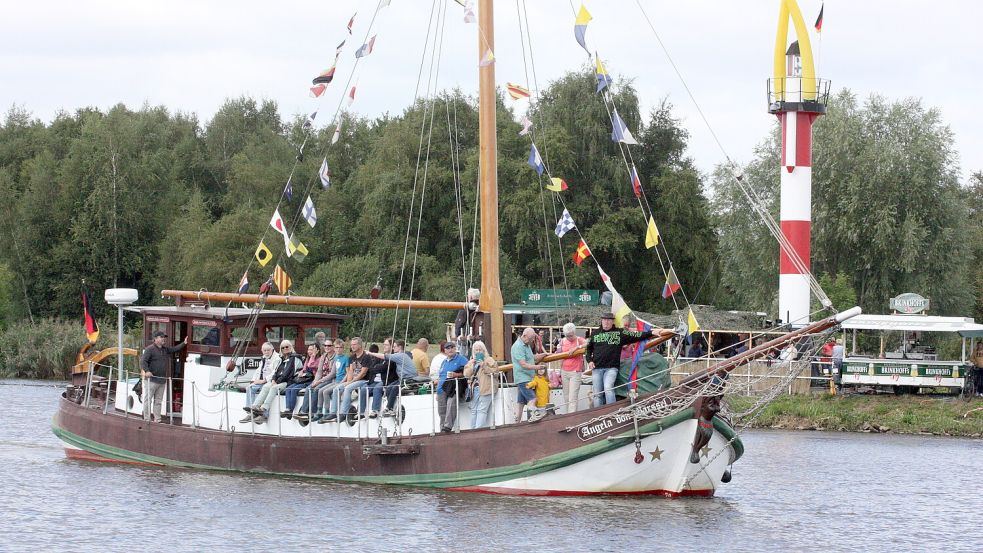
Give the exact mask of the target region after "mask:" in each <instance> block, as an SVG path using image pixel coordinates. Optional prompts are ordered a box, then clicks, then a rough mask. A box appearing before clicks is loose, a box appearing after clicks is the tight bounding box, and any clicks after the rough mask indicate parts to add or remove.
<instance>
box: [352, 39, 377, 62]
mask: <svg viewBox="0 0 983 553" xmlns="http://www.w3.org/2000/svg"><path fill="white" fill-rule="evenodd" d="M375 37H376V35H372V38H370V39H369V41H368V42H366V43H365V44H363V45H361V46H359V47H358V50H355V57H356V58H362V57H365V56H367V55H369V54H371V53H372V49H373V48H375Z"/></svg>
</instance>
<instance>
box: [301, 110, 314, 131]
mask: <svg viewBox="0 0 983 553" xmlns="http://www.w3.org/2000/svg"><path fill="white" fill-rule="evenodd" d="M315 117H317V112H316V111H315V112H314V113H312V114H310V115H308V116H307V120H306V121H304V128H305V129H309V128H311V127H313V126H314V118H315Z"/></svg>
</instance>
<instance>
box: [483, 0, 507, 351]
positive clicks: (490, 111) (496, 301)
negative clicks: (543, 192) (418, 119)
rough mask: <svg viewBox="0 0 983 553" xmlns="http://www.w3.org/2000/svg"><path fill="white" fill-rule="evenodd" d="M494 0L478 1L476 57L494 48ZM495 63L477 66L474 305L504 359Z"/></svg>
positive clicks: (493, 348) (492, 349)
mask: <svg viewBox="0 0 983 553" xmlns="http://www.w3.org/2000/svg"><path fill="white" fill-rule="evenodd" d="M493 4H494V2H493V1H492V0H480V2H479V3H478V59H479V63H480V60H481V59H482V58H483V57H484V56H485V54H486V53H488V52H492V53H494V51H495V18H494V5H493ZM496 101H497V98H496V94H495V63H494V62H493V63H489V64H487V65H486V66H485V67H481V66H480V65H479V67H478V138H479V155H480V157H479V160H480V161H479V165H480V172H479V179H478V187H479V189H480V191H481V195H480V204H479V205H480V209H481V298H480V299H479V302H478V308H479V309H480V310H481V311H482V312H483V313H485V327H484V328H485V332H484V333H485V335H486V337H488V338H490V342H491V343H489V344H486V345H487V346H488V347H490V348H491V354H492V356H493V357H495V359H504V358H505V347H506V344H505V336H504V330H505V329H504V324H505V316H504V312H503V311H504V306H503V302H502V289H501V285H500V283H499V274H498V256H499V252H498V142H497V137H496V132H495V131H496V129H495V119H496V117H495V107H496V106H495V104H496Z"/></svg>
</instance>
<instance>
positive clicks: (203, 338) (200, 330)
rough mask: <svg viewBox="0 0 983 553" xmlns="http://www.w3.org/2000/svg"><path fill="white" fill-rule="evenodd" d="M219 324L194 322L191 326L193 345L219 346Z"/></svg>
mask: <svg viewBox="0 0 983 553" xmlns="http://www.w3.org/2000/svg"><path fill="white" fill-rule="evenodd" d="M219 341H220V335H219V328H218V323H216V322H215V321H193V322H192V324H191V343H192V344H196V345H199V346H217V345H219Z"/></svg>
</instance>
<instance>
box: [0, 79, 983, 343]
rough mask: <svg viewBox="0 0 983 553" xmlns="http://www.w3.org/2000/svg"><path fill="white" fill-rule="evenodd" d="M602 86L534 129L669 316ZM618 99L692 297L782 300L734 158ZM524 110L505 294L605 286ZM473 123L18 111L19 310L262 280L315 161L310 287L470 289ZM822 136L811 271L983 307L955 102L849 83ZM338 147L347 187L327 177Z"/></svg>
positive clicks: (872, 303)
mask: <svg viewBox="0 0 983 553" xmlns="http://www.w3.org/2000/svg"><path fill="white" fill-rule="evenodd" d="M595 88H596V81H595V79H594V76H593V73H592V72H589V71H583V72H574V73H569V74H567V75H565V76H564V77H562V78H560V79H558V80H557V81H555V82H553V83H551V84H550V85H549V87H548V88H547V89H546V90H545V91H544V93H543V94H542V95H541V97H540V98H539V100H538V102H537V103H536V104H535V106H534V109H533V112H532V118H533V120H534V121H535V122H536V125H535V126H534V133H535V140H536V144H537V146H538V147H539V149H540V152H541V153H542V154H543V157H544V158H545V159H546V160H547V163H548V164H549V166H550V168H551V170H552V172H553V174H554V175H555V176H561V177H562V178H564V179H565V180H566V181H567V183H568V184H569V186H570V188H569V190H567V191H565V192H562V194H563V199H564V201H565V203H566V206H567V207H568V208H569V210H570V212H571V214H572V215H573V217H574V218H575V220H576V222H577V226H578V228H579V229H580V231H581V232H582V233H583V234H584V236H585V238H586V240H587V242H588V243H589V244H590V245H591V248H592V250H593V253H594V255H595V256H596V257H597V259H598V261H599V262H600V263H601V265H602V266H603V267H604V268H605V271H606V272H608V273H609V274H610V275H611V276H612V278H613V279H614V281H615V283H616V285H619V290H620V291H621V293H622V294H623V295H624V296H625V299H626V301H627V302H628V304H629V305H631V306H632V307H634V308H636V309H639V310H643V311H650V312H662V313H665V312H668V311H669V310H670V309H672V307H673V305H672V304H671V303H670V302H668V301H665V300H663V299H662V298H661V296H660V291H661V289H662V285H663V283H664V280H665V276H664V274H663V272H662V269H661V268H660V265H659V261H658V259H657V258H656V256H655V254H654V253H653V251H652V250H646V249H645V247H644V232H645V226H644V220H643V219H642V217H641V216H640V212H639V208H638V205H637V201H636V199H635V197H634V195H633V194H632V191H631V185H630V181H629V177H628V174H627V172H626V170H625V167H624V162H623V160H622V155H621V152H620V150H619V148H618V145H617V144H616V143H614V142H612V141H611V140H610V121H609V119H608V114H607V111H606V109H605V106H604V104H603V103H602V102H601V101H600V99H599V98H598V96H597V95H596V94H595V93H594V90H595ZM613 99H614V102H615V103H616V105H617V106H618V112H619V114H620V115H621V116H622V118H623V119H624V120H625V122H626V123H627V124H628V126H629V128H631V129H638V132H637V133H636V137H637V138H638V140H639V142H641V145H640V146H638V147H635V148H634V149H633V150H632V156H633V161H634V163H635V165H636V167H637V169H638V173H639V176H640V179H641V181H642V183H643V185H644V187H645V190H646V195H647V196H648V200H649V202H650V204H651V206H652V207H653V209H654V212H655V219H656V222H657V224H658V225H659V229H660V231H661V234H662V237H663V240H664V242H665V244H666V247H667V249H668V253H669V256H670V257H671V259H672V261H673V263H674V266H675V268H676V272H677V274H678V275H679V277H680V280H681V281H682V282H683V285H684V286H685V287H686V291H687V293H688V295H689V299H690V301H692V302H694V303H701V304H713V305H716V306H718V307H721V308H727V309H752V310H766V311H769V312H774V311H775V310H776V308H777V301H776V295H777V273H778V270H777V264H778V247H777V244H776V243H775V242H774V241H773V240H772V239H771V238H770V237H769V236H768V235H767V233H766V232H765V230H764V227H763V226H762V225H761V223H760V222H759V221H757V219H756V217H755V216H753V214H751V213H750V211H749V208H748V206H747V204H746V202H744V201H743V199H742V196H741V195H740V194H739V192H738V190H737V189H736V187H735V185H734V183H733V181H732V179H731V178H730V177H729V175H728V174H727V172H726V171H724V170H723V168H718V169H717V170H715V171H713V172H712V173H711V174H708V175H706V174H701V173H700V172H699V171H698V170H697V169H696V167H695V166H694V163H693V161H692V159H691V158H690V157H689V156H688V154H687V141H688V139H689V134H688V132H687V130H686V129H684V128H683V127H682V126H681V124H680V122H679V120H678V119H677V118H676V116H675V115H674V113H673V107H672V105H671V104H670V103H669V102H668V101H663V102H662V103H661V104H659V105H658V106H657V107H656V108H655V109H653V110H651V111H650V112H649V113H645V114H643V113H641V111H640V108H639V102H638V94H637V92H636V91H635V89H634V88H633V87H632V86H631V84H630V83H621V84H620V86H619V87H616V93H615V94H614V95H613ZM516 119H518V117H517V116H516V114H514V113H513V112H512V111H511V109H510V107H509V105H507V104H506V103H505V102H504V101H503V100H502V98H501V97H500V98H499V100H498V122H497V125H498V136H499V144H498V148H499V149H498V175H499V202H500V205H499V210H500V219H501V221H500V235H501V244H500V248H501V260H500V261H501V267H502V270H501V272H502V289H503V293H504V295H505V301H506V303H514V302H517V301H518V299H519V294H520V290H521V289H522V288H528V287H537V288H549V287H551V286H556V287H563V286H568V287H570V288H594V289H596V288H602V289H603V286H602V283H601V281H600V279H599V278H598V274H597V271H596V269H595V268H592V266H591V264H590V263H584V264H583V266H582V267H577V266H575V265H574V264H573V263H572V262H571V261H570V256H571V254H572V252H573V250H574V248H575V247H576V238H575V237H574V236H573V235H572V234H568V235H567V236H566V237H565V238H564V239H563V240H562V241H558V240H557V237H556V236H555V235H554V234H553V232H552V231H553V227H554V226H555V224H556V220H557V216H558V214H559V211H561V210H562V207H559V206H558V205H557V203H556V201H555V198H553V197H552V195H551V193H548V192H544V191H543V189H542V184H541V182H540V181H539V179H538V178H537V176H536V173H535V172H534V171H533V170H532V169H531V168H530V167H529V166H528V165H527V164H526V159H527V157H528V155H529V139H528V137H521V136H519V134H518V133H519V131H520V129H521V126H520V125H519V124H518V123H517V122H516ZM477 120H478V116H477V101H476V100H475V99H474V98H471V97H468V96H465V95H464V94H462V93H461V92H460V91H456V90H450V91H445V92H444V93H442V94H440V95H439V96H438V97H437V98H435V99H433V100H432V101H422V100H421V101H418V102H417V103H416V104H414V105H412V106H409V107H407V108H406V109H405V110H403V112H402V113H400V114H398V115H393V114H386V115H383V116H380V117H376V118H366V117H359V116H356V115H350V114H349V115H345V117H344V120H343V124H342V136H341V140H339V141H338V143H337V144H334V145H332V144H331V135H332V132H333V130H334V129H333V127H328V128H324V129H319V130H316V131H315V132H313V134H312V135H311V136H309V137H308V136H307V133H308V132H309V131H308V130H307V129H305V128H304V124H303V123H304V118H303V117H294V118H289V117H284V116H283V115H282V114H280V113H279V111H278V109H277V106H276V104H275V103H274V102H272V101H256V100H254V99H252V98H247V97H240V98H234V99H229V100H227V101H226V102H225V104H224V105H223V106H222V107H221V108H220V109H219V110H218V111H217V112H216V114H215V115H214V116H213V117H212V118H211V119H210V120H208V121H207V122H204V123H202V122H201V121H199V120H198V118H197V116H195V115H194V114H188V113H182V112H176V113H174V112H170V111H169V110H167V109H165V108H163V107H155V106H143V107H141V108H140V109H131V108H128V107H126V106H124V105H117V106H114V107H112V108H111V109H109V110H107V111H100V110H97V109H91V108H84V109H78V110H76V111H74V112H71V113H69V112H63V113H60V114H58V115H57V116H56V117H55V119H54V120H53V121H51V122H50V123H44V122H42V121H40V120H38V119H36V118H34V117H32V116H31V114H30V113H29V112H28V111H26V110H24V109H22V108H17V107H15V108H11V109H10V110H9V111H8V112H7V115H6V118H5V120H4V122H3V125H2V127H0V195H2V197H3V199H4V201H3V203H2V205H0V231H2V235H3V236H4V237H5V239H4V240H2V241H0V325H3V326H6V327H11V326H16V325H19V324H22V323H24V322H29V321H32V320H33V321H40V320H42V319H45V318H52V317H54V318H78V317H79V315H80V311H81V307H80V302H79V291H80V287H81V283H82V281H83V280H84V281H85V282H86V285H87V286H88V287H89V288H90V290H92V291H93V295H94V296H95V301H94V302H93V303H94V305H95V307H96V312H97V315H98V316H100V317H107V318H108V317H109V316H110V309H109V306H107V305H105V303H104V302H102V301H101V299H100V296H101V291H102V290H103V289H105V288H109V287H114V286H119V287H133V288H137V289H138V290H139V291H140V296H141V303H160V302H161V300H160V298H159V291H160V290H161V289H166V288H171V289H175V288H176V289H189V290H198V289H201V288H205V289H208V290H211V291H232V290H234V289H235V287H236V285H237V283H238V281H239V278H240V277H241V276H242V274H243V271H244V270H245V269H246V267H247V266H248V265H249V264H250V262H252V266H251V268H250V281H251V282H252V283H253V288H252V289H253V291H255V290H256V287H257V285H258V283H259V282H260V281H262V280H265V278H266V277H267V276H268V275H269V273H270V272H271V271H272V269H273V264H272V263H271V264H270V265H267V266H266V267H265V268H259V267H258V264H257V263H255V261H254V260H253V252H254V250H255V248H256V245H257V243H258V241H259V238H260V237H261V236H262V235H263V234H264V232H266V231H267V229H268V228H269V227H268V224H269V220H270V216H271V214H272V211H273V208H274V206H275V205H276V204H277V201H278V199H279V198H280V197H281V194H282V191H283V188H284V185H285V184H286V181H287V176H288V175H290V174H291V169H292V168H293V167H294V165H295V164H296V169H295V170H294V173H293V175H294V176H293V179H292V184H293V189H294V192H293V199H292V201H291V202H289V203H286V204H284V205H282V206H281V209H280V210H281V213H283V214H284V218H285V219H286V220H287V221H288V222H292V221H293V220H294V217H293V215H294V214H295V213H296V212H297V211H298V209H299V207H300V205H302V204H303V201H304V199H305V197H306V193H307V191H308V190H310V194H311V198H312V200H313V201H314V203H315V205H316V206H317V212H318V223H317V225H316V226H315V227H314V228H313V229H312V228H310V227H308V226H306V224H304V223H303V221H302V220H301V221H299V222H298V223H297V224H296V232H297V236H298V238H299V239H300V240H301V241H302V242H303V243H304V244H305V245H306V246H307V247H308V248H309V251H310V253H309V255H308V256H307V258H306V259H305V260H304V261H303V262H297V261H296V260H295V259H293V258H291V259H286V258H283V259H279V262H280V263H281V265H282V266H283V267H284V268H285V269H286V270H287V272H288V273H289V274H290V276H291V278H292V280H293V283H294V285H293V290H294V293H297V294H304V295H323V296H350V297H368V295H369V293H370V290H371V289H372V287H373V286H374V285H376V284H377V283H379V285H380V286H381V288H382V297H396V296H397V295H400V296H401V297H404V298H406V297H410V296H412V297H413V298H426V299H437V300H460V299H463V298H464V293H465V289H466V288H467V287H468V286H477V283H478V282H480V274H479V271H480V263H478V262H477V259H475V258H474V256H476V255H477V254H476V253H475V252H476V250H477V248H479V247H480V243H478V241H479V240H480V237H479V236H477V235H474V234H473V232H472V231H473V224H474V219H475V209H476V193H477V190H476V182H477V178H478V129H477ZM421 136H422V137H423V139H424V140H425V142H424V144H423V148H424V150H423V152H424V155H423V156H420V155H419V153H420V151H421V150H420V148H421ZM305 138H306V139H307V144H306V147H305V148H304V152H305V155H304V156H303V157H302V159H299V156H298V152H299V147H300V145H301V144H302V143H303V142H304V141H305ZM777 140H778V138H777V133H773V134H771V135H769V136H767V137H764V139H763V141H762V142H761V144H760V146H759V147H758V148H757V150H756V152H755V156H754V158H753V160H752V161H751V162H750V163H749V164H748V165H747V166H746V167H744V168H742V170H743V171H744V173H745V175H747V177H748V180H749V181H750V182H751V183H752V184H753V186H755V187H757V189H758V191H759V192H760V194H761V195H762V197H764V198H767V199H768V201H769V202H770V205H769V208H770V209H771V210H772V212H773V213H774V215H775V216H776V217H777V210H778V209H777V208H778V204H777V200H778V197H777V191H778V182H779V178H778V158H777V156H778V145H777ZM814 145H815V154H814V165H813V187H814V188H813V219H814V223H813V250H812V251H813V268H814V270H815V272H816V274H818V275H823V278H824V279H825V281H824V282H826V283H827V284H829V285H830V287H831V288H833V289H834V290H835V293H833V294H831V295H834V296H836V297H835V298H834V300H837V299H838V301H840V302H841V303H842V302H847V301H851V300H852V299H854V298H855V299H856V301H858V302H859V303H860V305H862V306H863V307H864V309H865V310H868V311H872V312H883V311H884V310H886V303H887V298H889V297H890V296H893V295H896V294H898V293H901V292H906V291H915V292H919V293H921V294H923V295H926V296H929V297H931V298H932V300H933V305H934V306H936V308H937V309H936V310H935V311H936V313H939V314H953V315H956V314H958V315H974V314H975V316H976V317H977V318H983V312H981V296H983V293H981V290H983V273H981V270H980V267H981V263H980V262H981V261H983V228H981V222H980V221H981V220H983V217H981V213H980V209H981V205H983V175H981V173H976V174H975V176H974V177H973V179H971V182H959V176H958V175H959V167H958V160H957V157H956V153H955V151H954V146H953V138H952V134H951V131H949V129H948V127H947V126H946V125H945V123H944V121H943V120H942V117H941V114H940V112H939V111H938V110H935V109H929V108H925V107H924V106H923V105H922V103H921V102H920V101H918V100H912V99H906V100H901V101H896V102H895V101H889V100H887V99H884V98H880V97H872V98H869V99H867V100H865V101H860V100H858V99H857V98H856V97H855V96H854V95H853V94H851V93H850V92H849V91H843V92H841V93H840V94H838V95H836V96H835V97H834V98H832V99H831V102H830V106H829V114H828V115H826V116H825V117H823V118H821V119H820V120H819V122H818V124H817V125H816V128H815V140H814ZM322 152H326V156H327V159H328V162H329V165H330V167H331V183H332V184H331V186H330V187H329V188H327V189H323V188H322V187H321V186H320V184H319V182H318V180H317V173H318V168H319V166H320V164H321V160H322V157H323V156H322ZM424 171H425V176H424ZM421 205H422V207H421ZM417 236H419V245H418V247H417ZM407 237H409V241H408V242H407ZM265 243H266V245H267V246H269V247H270V249H271V250H273V252H274V254H275V255H276V256H278V257H280V253H281V252H282V250H283V243H282V240H281V239H280V238H279V236H277V235H275V234H272V233H270V232H267V236H266V239H265ZM619 283H620V284H619ZM838 307H842V306H838ZM342 311H343V310H342ZM348 313H349V314H352V315H354V316H353V317H352V319H350V320H349V322H348V323H347V324H348V328H346V329H344V331H345V332H346V333H355V332H366V331H367V330H366V329H367V328H369V329H370V330H372V331H373V332H375V333H376V335H377V336H381V335H382V334H388V333H390V332H392V328H393V327H395V328H396V329H397V334H399V335H402V331H403V330H404V329H405V328H407V327H406V324H407V323H406V320H405V319H403V318H400V319H399V320H396V319H394V317H393V313H392V312H380V313H375V314H374V315H373V317H371V318H367V317H366V314H365V313H364V312H361V311H349V312H348ZM405 316H406V313H405V312H401V313H400V317H405ZM446 317H447V314H446V313H439V312H422V311H414V312H413V315H412V317H411V320H410V321H409V326H408V328H409V333H410V335H411V336H417V335H430V336H436V335H437V334H438V333H439V327H440V324H441V323H442V322H443V321H444V320H445V319H446ZM369 325H371V326H369Z"/></svg>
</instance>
